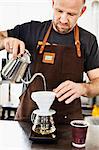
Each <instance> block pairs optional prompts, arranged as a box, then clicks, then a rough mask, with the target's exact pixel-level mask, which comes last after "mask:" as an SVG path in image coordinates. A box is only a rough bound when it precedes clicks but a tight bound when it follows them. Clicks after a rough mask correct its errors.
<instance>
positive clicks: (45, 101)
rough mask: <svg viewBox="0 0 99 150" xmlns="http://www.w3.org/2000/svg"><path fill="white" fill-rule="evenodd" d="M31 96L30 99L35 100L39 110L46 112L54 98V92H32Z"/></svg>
mask: <svg viewBox="0 0 99 150" xmlns="http://www.w3.org/2000/svg"><path fill="white" fill-rule="evenodd" d="M31 97H32V100H33V101H35V102H36V104H37V105H38V107H39V109H40V111H41V112H47V111H48V110H49V109H50V107H51V105H52V103H53V101H54V99H55V92H52V91H37V92H32V94H31Z"/></svg>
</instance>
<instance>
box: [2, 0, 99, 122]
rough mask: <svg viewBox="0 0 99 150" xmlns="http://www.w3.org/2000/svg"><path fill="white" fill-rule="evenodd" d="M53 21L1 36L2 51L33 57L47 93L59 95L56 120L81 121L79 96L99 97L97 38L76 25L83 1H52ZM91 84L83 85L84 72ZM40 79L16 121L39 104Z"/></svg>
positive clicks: (26, 96)
mask: <svg viewBox="0 0 99 150" xmlns="http://www.w3.org/2000/svg"><path fill="white" fill-rule="evenodd" d="M52 2H53V5H52V6H53V10H54V16H53V20H52V21H45V22H42V23H41V22H36V21H32V22H29V23H25V24H22V25H18V26H16V27H15V28H14V29H12V30H8V31H5V32H1V33H0V48H1V49H3V48H5V49H6V50H7V51H8V52H10V53H13V57H15V58H16V56H17V55H19V56H21V55H22V54H23V53H24V49H25V48H26V49H28V50H29V52H30V53H31V55H32V64H31V70H32V73H33V74H34V73H36V72H41V73H43V75H44V76H45V78H46V81H47V90H53V91H54V92H55V93H56V100H55V101H54V104H53V106H52V107H53V108H54V109H56V111H57V115H56V121H57V122H58V123H65V117H67V118H68V120H72V119H81V118H82V113H81V102H80V96H86V97H94V96H96V95H98V94H99V52H98V45H97V41H96V38H95V36H94V35H92V34H91V33H89V32H87V31H85V30H84V29H82V28H80V27H78V26H77V25H76V22H77V20H78V18H79V17H80V16H81V15H82V14H83V12H84V11H85V9H86V7H85V6H84V3H85V2H84V1H83V0H72V1H70V0H53V1H52ZM84 71H85V72H86V73H87V75H88V77H89V80H90V82H89V83H83V72H84ZM42 89H43V86H42V80H41V79H40V77H38V78H36V79H35V81H34V82H32V83H31V84H30V85H29V86H28V88H27V90H26V91H25V92H24V93H23V95H22V96H21V102H20V105H19V107H18V110H17V114H16V119H24V120H25V119H29V118H30V114H31V112H32V111H33V109H35V107H36V105H35V103H34V102H33V101H32V100H31V93H32V92H33V91H37V90H42Z"/></svg>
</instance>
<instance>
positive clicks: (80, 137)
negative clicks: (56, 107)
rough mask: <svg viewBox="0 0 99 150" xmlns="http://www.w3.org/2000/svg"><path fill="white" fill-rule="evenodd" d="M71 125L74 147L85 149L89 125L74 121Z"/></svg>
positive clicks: (82, 121) (81, 121)
mask: <svg viewBox="0 0 99 150" xmlns="http://www.w3.org/2000/svg"><path fill="white" fill-rule="evenodd" d="M70 124H71V127H72V145H73V146H74V147H77V148H82V147H85V141H86V134H87V129H88V123H87V122H86V121H84V120H73V121H71V122H70Z"/></svg>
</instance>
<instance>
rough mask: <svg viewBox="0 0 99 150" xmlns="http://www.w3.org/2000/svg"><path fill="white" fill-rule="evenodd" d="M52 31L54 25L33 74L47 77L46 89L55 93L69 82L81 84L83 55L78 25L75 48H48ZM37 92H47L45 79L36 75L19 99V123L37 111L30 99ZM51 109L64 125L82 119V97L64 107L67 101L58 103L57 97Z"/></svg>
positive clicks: (45, 38) (41, 48)
mask: <svg viewBox="0 0 99 150" xmlns="http://www.w3.org/2000/svg"><path fill="white" fill-rule="evenodd" d="M51 28H52V24H51V25H50V27H49V29H48V31H47V33H46V35H45V37H44V40H43V44H42V45H39V51H38V54H37V58H36V60H35V62H34V64H32V67H33V68H32V71H33V73H37V72H39V73H42V74H43V75H44V76H45V79H46V84H47V90H53V89H54V88H56V87H57V86H58V85H59V84H60V83H62V82H64V81H66V80H71V81H74V82H77V83H78V82H79V83H80V82H82V79H83V66H84V64H83V63H84V57H83V56H84V54H83V51H81V49H80V42H79V28H78V26H77V25H76V26H75V29H74V38H75V49H73V48H72V47H71V46H70V47H66V46H64V45H56V44H51V45H46V42H47V39H48V36H49V34H50V33H51ZM38 90H44V87H43V80H42V78H41V77H40V76H37V77H36V78H35V80H34V81H33V82H32V83H30V84H29V86H28V88H27V89H26V91H25V92H24V93H23V94H22V96H21V97H20V104H19V107H18V109H17V113H16V117H15V119H16V120H27V119H30V116H31V113H32V111H33V110H34V109H36V108H37V106H36V104H35V102H34V101H33V100H32V99H31V93H32V92H33V91H38ZM52 108H53V109H54V110H56V112H57V113H56V115H55V121H56V122H57V123H65V122H66V120H72V119H82V112H81V101H80V98H78V99H75V100H74V101H73V102H71V103H70V104H65V101H63V102H59V101H58V100H57V98H56V99H55V101H54V103H53V105H52ZM66 116H67V118H66ZM65 118H66V119H65Z"/></svg>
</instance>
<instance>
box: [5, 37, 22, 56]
mask: <svg viewBox="0 0 99 150" xmlns="http://www.w3.org/2000/svg"><path fill="white" fill-rule="evenodd" d="M3 45H4V48H5V49H6V50H7V52H9V53H12V55H13V58H16V57H17V55H18V56H21V55H23V54H24V50H25V44H24V42H23V41H21V40H19V39H17V38H12V37H6V38H4V39H3Z"/></svg>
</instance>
